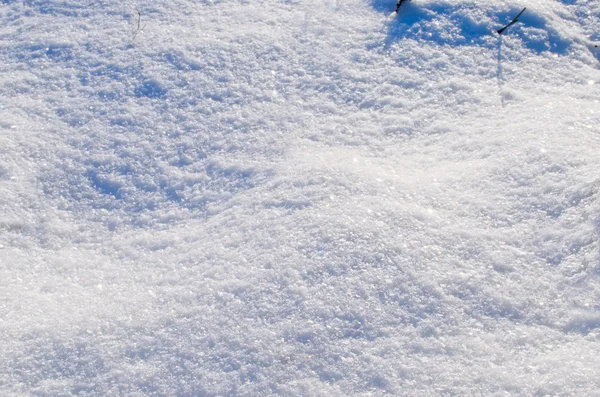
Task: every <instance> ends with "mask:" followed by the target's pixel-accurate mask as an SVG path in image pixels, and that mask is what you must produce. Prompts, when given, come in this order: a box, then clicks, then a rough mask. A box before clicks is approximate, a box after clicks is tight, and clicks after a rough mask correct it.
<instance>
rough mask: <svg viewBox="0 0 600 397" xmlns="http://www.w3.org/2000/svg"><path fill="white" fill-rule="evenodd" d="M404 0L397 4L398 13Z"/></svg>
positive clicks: (399, 0)
mask: <svg viewBox="0 0 600 397" xmlns="http://www.w3.org/2000/svg"><path fill="white" fill-rule="evenodd" d="M403 1H404V0H398V4H396V14H397V13H398V11H399V10H400V6H401V5H402V2H403Z"/></svg>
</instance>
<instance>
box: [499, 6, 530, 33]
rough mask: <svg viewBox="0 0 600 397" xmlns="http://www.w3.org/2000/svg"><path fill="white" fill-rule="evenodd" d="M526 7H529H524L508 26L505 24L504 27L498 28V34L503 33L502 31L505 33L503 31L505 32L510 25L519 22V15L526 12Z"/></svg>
mask: <svg viewBox="0 0 600 397" xmlns="http://www.w3.org/2000/svg"><path fill="white" fill-rule="evenodd" d="M526 9H527V8H523V9H522V10H521V12H520V13H519V14H518V15H517V16H516V17H514V19H513V20H512V21H510V22H509V24H508V25H506V26H505V27H503V28H502V29H500V30H498V34H502V33H503V32H504V31H505V30H506V29H507V28H508V27H509V26H512V25H514V24H515V23H517V22H518V21H519V17H520V16H521V15H523V13H524V12H525V10H526Z"/></svg>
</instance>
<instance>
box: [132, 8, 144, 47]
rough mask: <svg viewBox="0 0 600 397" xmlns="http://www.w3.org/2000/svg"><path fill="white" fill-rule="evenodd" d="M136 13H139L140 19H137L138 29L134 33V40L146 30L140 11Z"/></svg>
mask: <svg viewBox="0 0 600 397" xmlns="http://www.w3.org/2000/svg"><path fill="white" fill-rule="evenodd" d="M135 12H137V15H138V18H137V29H136V30H135V32H134V33H133V39H132V41H133V40H135V38H136V37H137V35H138V34H139V33H140V32H141V31H142V30H144V28H145V27H146V24H144V26H142V13H141V12H140V10H135Z"/></svg>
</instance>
